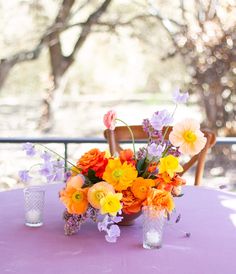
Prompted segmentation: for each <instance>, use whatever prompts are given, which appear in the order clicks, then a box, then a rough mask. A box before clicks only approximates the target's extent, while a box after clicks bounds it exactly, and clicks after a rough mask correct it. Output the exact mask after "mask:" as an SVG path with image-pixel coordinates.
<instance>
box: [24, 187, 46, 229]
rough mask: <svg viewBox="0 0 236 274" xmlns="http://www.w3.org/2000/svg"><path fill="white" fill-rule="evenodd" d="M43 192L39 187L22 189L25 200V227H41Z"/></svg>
mask: <svg viewBox="0 0 236 274" xmlns="http://www.w3.org/2000/svg"><path fill="white" fill-rule="evenodd" d="M44 196H45V190H44V189H42V188H41V187H29V188H25V189H24V199H25V225H27V226H31V227H39V226H41V225H43V208H44Z"/></svg>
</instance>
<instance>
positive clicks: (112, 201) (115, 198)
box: [100, 193, 122, 216]
mask: <svg viewBox="0 0 236 274" xmlns="http://www.w3.org/2000/svg"><path fill="white" fill-rule="evenodd" d="M121 199H122V194H121V193H115V194H114V193H108V194H107V195H106V196H105V197H103V198H102V199H101V200H100V205H101V213H102V214H106V213H109V214H111V215H113V216H116V214H117V212H119V211H120V210H121V208H122V205H121V202H120V200H121Z"/></svg>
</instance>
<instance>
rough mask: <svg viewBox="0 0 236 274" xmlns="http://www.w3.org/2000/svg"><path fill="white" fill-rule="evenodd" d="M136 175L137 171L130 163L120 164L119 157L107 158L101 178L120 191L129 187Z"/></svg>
mask: <svg viewBox="0 0 236 274" xmlns="http://www.w3.org/2000/svg"><path fill="white" fill-rule="evenodd" d="M137 176H138V172H137V170H136V169H135V167H134V166H133V165H132V164H128V163H127V162H124V163H123V164H122V163H121V161H120V159H109V161H108V164H107V166H106V169H105V172H104V173H103V180H105V181H106V182H108V183H109V184H111V185H113V187H114V188H115V190H116V191H122V190H126V189H127V188H128V187H130V186H131V185H132V183H133V181H134V180H135V179H136V178H137Z"/></svg>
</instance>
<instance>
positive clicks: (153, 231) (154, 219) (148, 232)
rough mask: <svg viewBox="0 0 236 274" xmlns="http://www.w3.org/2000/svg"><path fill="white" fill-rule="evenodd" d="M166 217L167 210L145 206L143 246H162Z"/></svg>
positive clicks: (151, 247) (154, 247)
mask: <svg viewBox="0 0 236 274" xmlns="http://www.w3.org/2000/svg"><path fill="white" fill-rule="evenodd" d="M165 219H166V217H165V210H159V209H156V208H155V207H152V206H145V207H143V248H146V249H158V248H161V246H162V236H163V228H164V224H165Z"/></svg>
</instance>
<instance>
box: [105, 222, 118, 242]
mask: <svg viewBox="0 0 236 274" xmlns="http://www.w3.org/2000/svg"><path fill="white" fill-rule="evenodd" d="M119 236H120V228H119V226H118V225H111V226H110V228H109V229H108V230H107V235H106V236H105V238H106V240H107V242H109V243H115V242H116V239H117V237H119Z"/></svg>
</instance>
